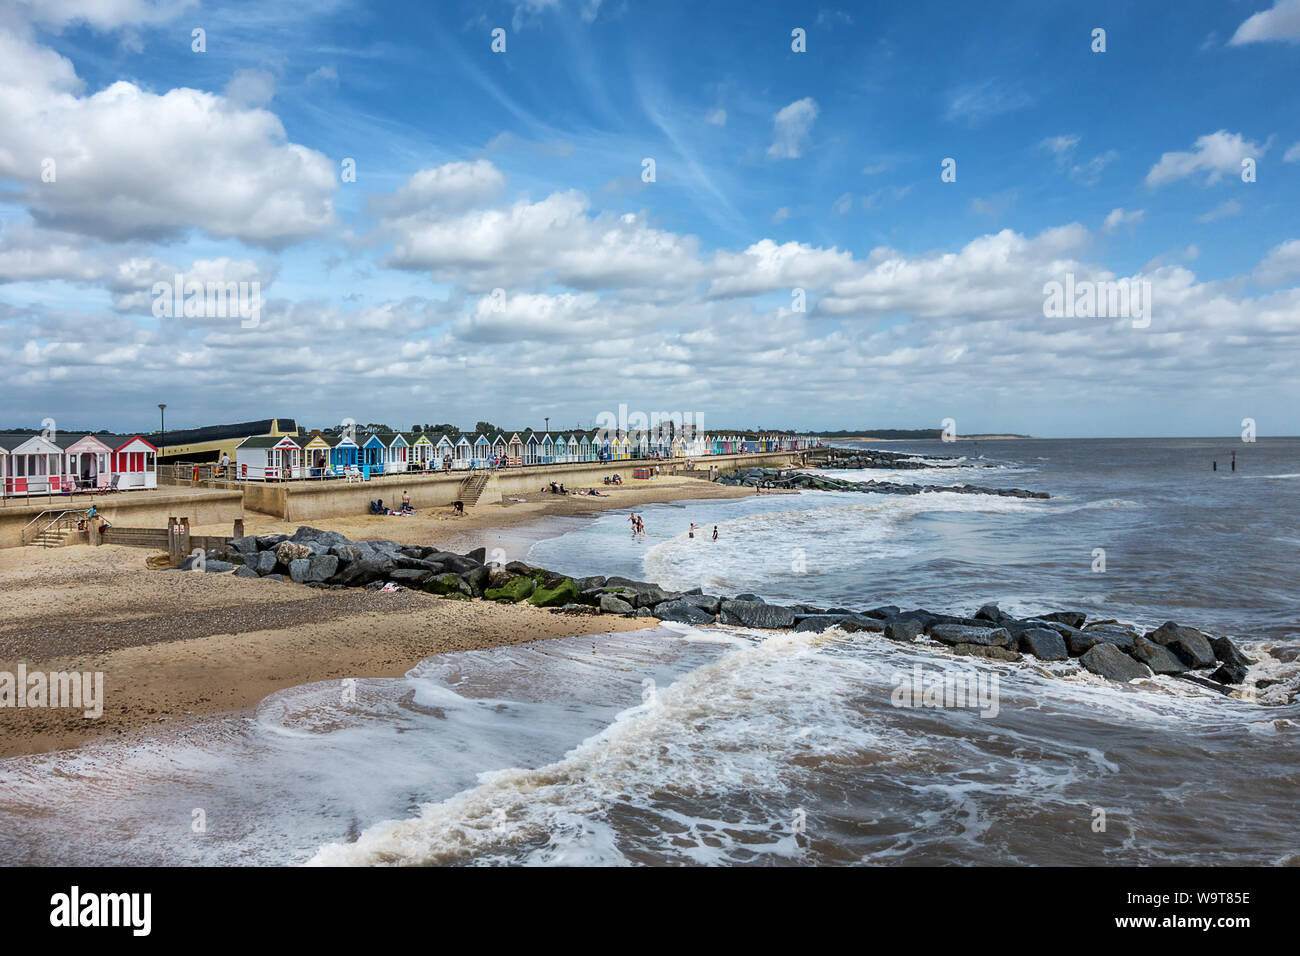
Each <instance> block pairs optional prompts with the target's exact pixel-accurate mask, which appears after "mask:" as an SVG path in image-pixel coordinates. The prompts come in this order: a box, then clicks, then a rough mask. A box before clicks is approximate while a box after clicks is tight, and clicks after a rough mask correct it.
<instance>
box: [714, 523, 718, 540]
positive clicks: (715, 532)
mask: <svg viewBox="0 0 1300 956" xmlns="http://www.w3.org/2000/svg"><path fill="white" fill-rule="evenodd" d="M713 540H714V541H717V540H718V526H717V525H716V524H715V525H714V526H713Z"/></svg>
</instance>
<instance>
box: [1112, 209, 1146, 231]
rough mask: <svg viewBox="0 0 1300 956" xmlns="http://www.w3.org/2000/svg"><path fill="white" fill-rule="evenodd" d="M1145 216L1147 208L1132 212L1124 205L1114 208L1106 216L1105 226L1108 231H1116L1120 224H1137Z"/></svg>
mask: <svg viewBox="0 0 1300 956" xmlns="http://www.w3.org/2000/svg"><path fill="white" fill-rule="evenodd" d="M1145 216H1146V210H1145V209H1134V210H1133V211H1132V212H1126V211H1125V210H1124V209H1123V208H1122V207H1121V208H1118V209H1112V210H1111V211H1110V213H1109V214H1108V215H1107V216H1106V224H1105V226H1104V227H1103V228H1104V229H1105V230H1106V231H1107V232H1114V231H1115V230H1116V229H1118V228H1119V227H1120V226H1136V225H1137V224H1138V223H1140V222H1141V221H1142V219H1143V218H1144V217H1145Z"/></svg>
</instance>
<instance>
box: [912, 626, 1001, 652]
mask: <svg viewBox="0 0 1300 956" xmlns="http://www.w3.org/2000/svg"><path fill="white" fill-rule="evenodd" d="M930 636H931V637H932V638H934V639H935V640H936V641H939V642H940V643H942V644H950V645H956V644H978V645H980V646H982V647H1006V648H1010V649H1012V650H1014V649H1015V647H1016V641H1015V638H1013V637H1012V636H1011V632H1010V631H1008V630H1007V629H1006V628H1005V627H970V626H967V625H965V624H934V625H932V626H931V627H930Z"/></svg>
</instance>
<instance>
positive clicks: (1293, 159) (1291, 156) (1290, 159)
mask: <svg viewBox="0 0 1300 956" xmlns="http://www.w3.org/2000/svg"><path fill="white" fill-rule="evenodd" d="M1282 162H1284V163H1300V143H1296V144H1295V145H1294V146H1292V147H1291V148H1290V149H1288V150H1287V151H1286V153H1285V154H1284V155H1283V156H1282Z"/></svg>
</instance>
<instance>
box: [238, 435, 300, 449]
mask: <svg viewBox="0 0 1300 956" xmlns="http://www.w3.org/2000/svg"><path fill="white" fill-rule="evenodd" d="M285 442H288V443H289V444H290V445H292V446H293V447H294V448H298V447H299V445H298V442H297V441H295V440H294V438H293V436H291V435H253V436H252V437H250V438H245V439H244V440H243V441H241V442H240V443H239V444H238V445H236V446H235V450H236V451H238V450H239V449H240V448H278V447H279V446H280V445H283V444H284V443H285Z"/></svg>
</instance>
